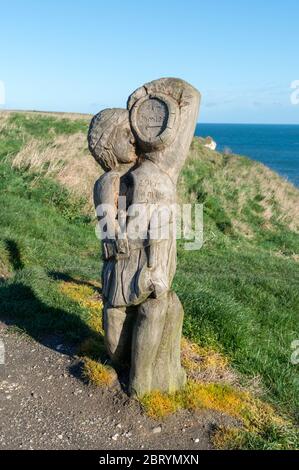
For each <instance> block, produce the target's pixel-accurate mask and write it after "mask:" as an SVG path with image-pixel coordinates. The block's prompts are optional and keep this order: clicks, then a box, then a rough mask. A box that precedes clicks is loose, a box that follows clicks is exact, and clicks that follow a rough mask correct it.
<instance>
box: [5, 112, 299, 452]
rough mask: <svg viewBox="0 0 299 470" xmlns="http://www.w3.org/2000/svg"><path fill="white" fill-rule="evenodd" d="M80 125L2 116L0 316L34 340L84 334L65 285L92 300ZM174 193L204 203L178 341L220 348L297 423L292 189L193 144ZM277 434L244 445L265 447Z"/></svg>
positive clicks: (296, 251) (92, 245)
mask: <svg viewBox="0 0 299 470" xmlns="http://www.w3.org/2000/svg"><path fill="white" fill-rule="evenodd" d="M87 126H88V118H86V119H85V118H83V117H80V119H76V118H75V117H72V119H68V118H67V117H65V116H64V117H61V116H55V115H51V116H50V115H49V116H48V115H38V114H34V113H32V114H25V113H17V114H16V113H2V114H0V204H1V212H0V226H1V231H0V279H1V283H0V302H1V303H0V317H1V318H2V319H5V320H6V321H9V322H10V323H11V325H13V326H14V328H16V327H17V328H19V329H21V330H22V331H26V333H27V334H29V335H31V336H33V337H35V338H37V339H38V338H41V337H42V336H43V335H47V334H49V333H59V334H63V335H66V336H67V337H68V338H69V339H72V340H75V341H80V342H81V341H82V340H83V339H84V338H88V337H89V336H90V330H91V327H90V321H89V320H90V308H89V304H88V303H86V302H83V301H76V298H74V297H72V296H67V295H65V293H64V291H63V289H61V285H62V283H68V282H69V283H72V285H78V286H80V288H82V289H85V292H86V289H89V288H91V289H92V291H91V294H90V295H91V298H92V292H94V295H97V293H98V289H97V288H95V287H94V281H96V280H99V271H100V253H99V242H98V240H97V239H96V237H95V233H94V220H93V211H92V208H91V199H90V194H91V190H92V185H93V182H94V180H95V179H96V178H97V175H98V173H99V169H98V168H97V167H96V165H95V163H94V162H93V160H92V158H91V157H90V156H89V155H88V151H87V147H86V132H87ZM179 193H180V198H181V200H183V201H185V202H190V201H192V202H198V203H203V204H204V224H205V230H204V234H205V235H204V238H205V240H204V246H203V248H202V249H201V250H199V251H197V252H188V251H185V250H184V247H183V243H179V247H178V270H177V275H176V278H175V283H174V288H175V289H176V291H177V292H178V294H179V296H180V298H181V300H182V302H183V305H184V309H185V313H186V315H185V322H184V333H185V335H186V336H187V337H189V338H191V339H192V340H194V341H195V342H196V343H198V344H199V345H201V346H203V347H211V348H213V350H216V351H220V352H221V353H222V355H224V356H226V357H227V358H228V359H229V361H230V363H231V365H232V366H233V367H234V368H235V369H236V370H237V371H239V372H240V373H241V374H243V375H244V377H247V378H248V377H251V378H254V380H255V381H256V382H257V383H259V388H260V391H261V393H262V394H263V396H264V397H266V399H267V400H268V401H270V402H271V403H272V404H274V406H275V407H277V408H278V410H280V411H281V412H283V413H286V414H287V415H288V416H290V417H291V419H292V420H294V421H296V419H297V418H298V415H297V413H298V404H299V403H298V400H299V398H298V397H299V393H298V392H299V390H298V388H299V378H298V366H295V365H292V364H291V362H290V358H291V354H292V349H291V343H292V341H293V340H295V339H298V338H299V332H298V323H299V321H298V320H299V318H298V315H299V288H298V287H299V234H298V231H299V191H298V190H297V189H295V188H294V187H293V186H292V185H290V184H288V183H287V182H285V181H283V180H282V179H281V178H280V177H279V176H278V175H276V174H275V173H273V172H271V171H270V170H269V169H267V168H266V167H264V166H263V165H260V164H258V163H255V162H252V161H251V160H249V159H247V158H245V157H239V156H235V155H229V156H226V155H221V154H218V153H216V152H212V151H209V150H208V149H205V148H203V147H202V146H201V145H200V144H199V143H198V142H197V141H196V140H194V142H193V145H192V148H191V151H190V155H189V159H188V162H187V164H186V166H185V168H184V170H183V173H182V176H181V180H180V188H179ZM79 291H80V290H79ZM80 292H81V291H80ZM79 300H80V299H79ZM274 434H275V433H274ZM274 434H273V433H272V434H271V433H270V434H269V435H268V436H264V437H263V439H261V440H260V441H259V444H257V442H256V441H254V439H253V440H252V441H250V442H251V443H250V442H248V443H247V446H248V447H250V446H255V447H257V446H260V447H266V448H267V446H268V447H271V446H272V447H273V441H275V439H276V440H277V441H278V442H279V439H281V437H280V436H275V435H274ZM253 442H255V443H253ZM283 445H286V444H283Z"/></svg>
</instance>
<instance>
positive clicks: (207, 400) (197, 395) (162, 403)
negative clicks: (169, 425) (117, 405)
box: [141, 381, 244, 419]
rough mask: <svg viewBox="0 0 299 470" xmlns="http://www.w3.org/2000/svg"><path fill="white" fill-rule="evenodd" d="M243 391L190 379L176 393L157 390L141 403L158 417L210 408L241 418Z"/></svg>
mask: <svg viewBox="0 0 299 470" xmlns="http://www.w3.org/2000/svg"><path fill="white" fill-rule="evenodd" d="M243 393H244V392H241V391H239V390H234V389H233V388H232V387H229V386H227V385H222V384H199V383H196V382H193V381H189V382H188V383H187V385H186V386H185V387H184V388H183V389H182V390H180V391H178V392H176V393H173V394H167V393H162V392H158V391H155V392H152V393H150V394H148V395H146V396H145V397H143V398H142V399H141V403H142V405H143V406H144V409H145V411H146V413H147V414H148V415H149V416H151V417H152V418H156V419H159V418H164V417H166V416H168V415H170V414H172V413H173V412H175V411H177V410H179V409H186V410H199V409H210V410H216V411H220V412H223V413H226V414H228V415H230V416H233V417H237V418H239V417H240V416H241V412H242V409H243V401H242V394H243Z"/></svg>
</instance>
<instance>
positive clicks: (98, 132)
mask: <svg viewBox="0 0 299 470" xmlns="http://www.w3.org/2000/svg"><path fill="white" fill-rule="evenodd" d="M88 145H89V150H90V152H91V154H92V155H93V157H94V158H95V160H96V161H97V162H98V163H99V164H100V165H101V167H102V168H103V170H105V171H110V170H115V169H117V168H118V167H119V165H123V164H132V163H134V162H135V161H136V159H137V155H136V149H135V139H134V136H133V133H132V131H131V127H130V122H129V112H128V111H127V110H126V109H121V108H113V109H104V110H103V111H101V112H100V113H98V114H96V115H95V116H94V117H93V118H92V120H91V123H90V126H89V131H88Z"/></svg>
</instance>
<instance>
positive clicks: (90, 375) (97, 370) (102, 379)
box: [83, 357, 117, 387]
mask: <svg viewBox="0 0 299 470" xmlns="http://www.w3.org/2000/svg"><path fill="white" fill-rule="evenodd" d="M83 375H84V377H85V378H87V379H88V381H89V382H90V383H92V384H94V385H96V386H98V387H104V386H110V385H112V384H113V383H114V382H115V380H116V379H117V374H116V372H115V370H114V369H112V367H110V366H107V365H105V364H101V363H100V362H97V361H94V360H93V359H90V358H89V357H84V359H83Z"/></svg>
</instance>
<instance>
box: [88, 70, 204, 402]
mask: <svg viewBox="0 0 299 470" xmlns="http://www.w3.org/2000/svg"><path fill="white" fill-rule="evenodd" d="M199 100H200V95H199V93H198V91H197V90H196V89H195V88H193V87H192V86H191V85H189V84H188V83H186V82H184V81H183V80H180V79H175V78H164V79H160V80H155V81H153V82H150V83H148V84H146V85H144V86H143V87H141V88H139V89H138V90H136V91H135V92H134V93H133V94H132V95H131V96H130V97H129V99H128V105H127V107H128V109H127V110H122V109H109V110H104V111H102V112H101V113H99V114H98V115H96V116H95V117H94V118H93V120H92V122H91V125H90V129H89V135H88V141H89V148H90V151H91V153H92V154H93V156H94V157H95V159H96V160H97V161H98V163H100V165H101V166H102V167H103V168H104V170H105V171H106V173H105V174H104V175H103V176H102V177H101V178H100V179H99V180H98V181H97V183H96V185H95V190H94V200H95V206H96V208H97V214H98V219H99V221H100V223H101V224H102V227H101V228H102V234H103V255H104V267H103V273H102V280H103V298H104V330H105V336H106V338H105V340H106V346H107V351H108V353H109V355H110V357H111V360H112V362H114V363H116V364H118V366H121V365H122V364H125V363H129V365H130V384H129V391H130V393H131V394H132V395H138V396H143V395H144V394H146V393H149V392H150V391H152V390H156V389H157V390H163V391H168V392H172V391H175V390H177V389H179V388H181V387H182V386H183V385H184V383H185V373H184V371H183V369H182V367H181V362H180V340H181V332H182V322H183V308H182V306H181V303H180V301H179V299H178V297H177V296H176V294H175V293H174V292H171V290H170V289H171V284H172V280H173V277H174V274H175V270H176V238H175V232H174V230H173V227H174V226H175V220H174V215H173V213H172V212H171V211H169V214H171V216H170V217H165V208H166V209H167V208H169V209H170V208H171V207H172V206H173V205H174V204H175V203H176V184H177V178H178V176H179V173H180V170H181V168H182V166H183V164H184V162H185V159H186V157H187V153H188V150H189V146H190V144H191V140H192V137H193V134H194V129H195V125H196V118H197V113H198V107H199ZM119 196H121V197H125V198H126V201H125V205H124V207H123V208H122V211H120V210H119V205H118V204H119V203H118V201H119V199H118V198H119ZM103 206H105V207H106V210H105V211H104V210H103ZM136 208H138V210H137V211H136ZM166 212H167V211H166ZM162 216H163V217H162ZM107 226H109V227H108V228H109V230H106V229H107ZM137 226H138V228H139V231H138V234H137V236H136V227H137Z"/></svg>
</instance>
